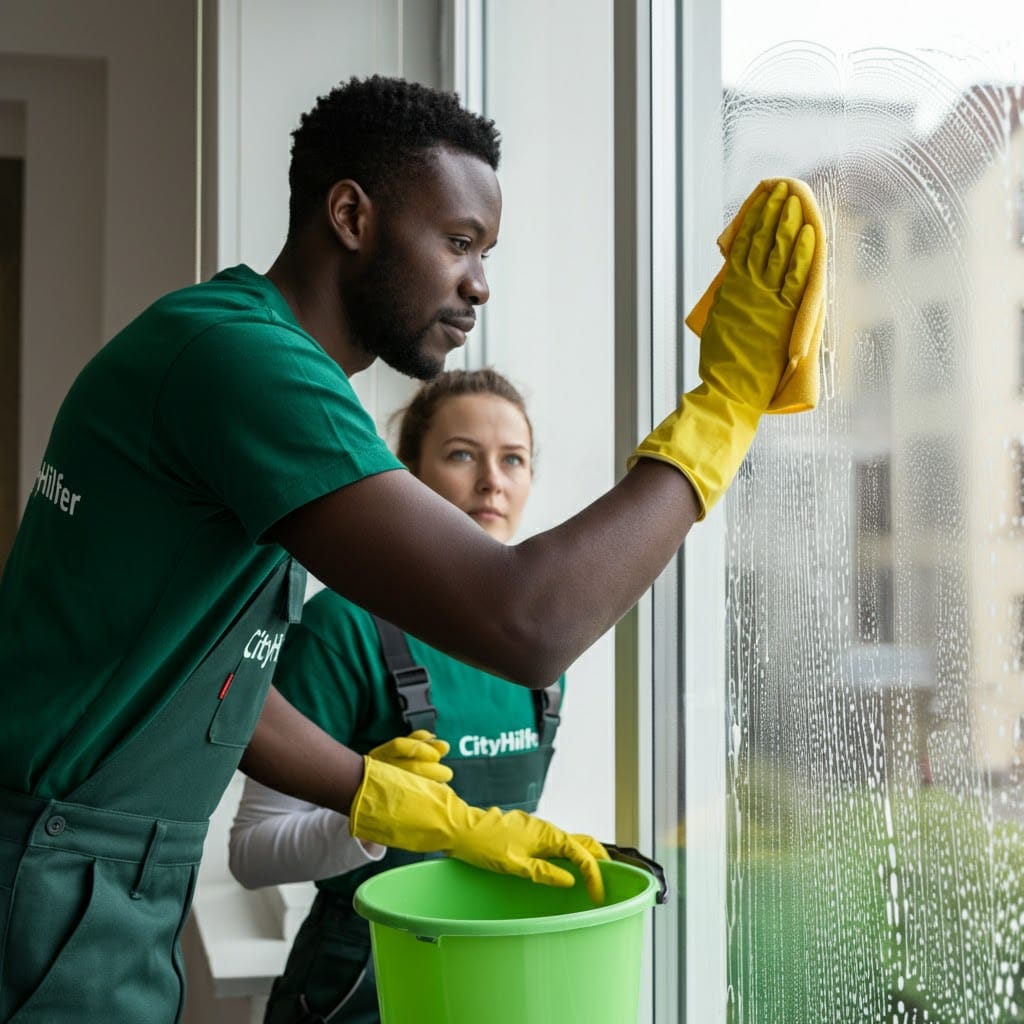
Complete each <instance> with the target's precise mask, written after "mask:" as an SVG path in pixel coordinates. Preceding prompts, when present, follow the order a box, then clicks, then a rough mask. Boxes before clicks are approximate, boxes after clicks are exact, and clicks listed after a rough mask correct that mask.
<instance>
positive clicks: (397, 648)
mask: <svg viewBox="0 0 1024 1024" xmlns="http://www.w3.org/2000/svg"><path fill="white" fill-rule="evenodd" d="M372 618H373V624H374V625H375V626H376V627H377V635H378V636H379V637H380V651H381V654H382V655H383V656H384V664H385V665H386V666H387V670H388V679H389V680H390V681H391V683H392V685H393V686H394V687H395V694H396V695H397V697H398V706H399V707H400V708H401V710H402V718H404V719H405V722H406V724H407V725H408V726H409V731H410V732H415V731H416V730H417V729H427V730H429V731H430V732H434V731H435V730H436V726H437V708H435V707H434V705H433V704H432V703H431V702H430V675H429V673H428V672H427V670H426V669H425V668H424V667H423V666H422V665H417V664H416V662H415V661H413V657H412V653H411V652H410V650H409V644H408V643H407V642H406V639H405V634H404V633H403V632H402V631H401V630H400V629H399V628H398V627H397V626H395V625H393V624H392V623H390V622H387V621H386V620H384V619H381V618H378V617H377V616H376V615H374V616H372Z"/></svg>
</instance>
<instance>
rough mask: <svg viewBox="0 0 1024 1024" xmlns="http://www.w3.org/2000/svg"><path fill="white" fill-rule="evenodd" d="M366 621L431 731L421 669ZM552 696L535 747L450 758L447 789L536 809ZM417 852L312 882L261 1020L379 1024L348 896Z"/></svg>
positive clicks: (546, 694) (405, 697)
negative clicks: (305, 911) (309, 901)
mask: <svg viewBox="0 0 1024 1024" xmlns="http://www.w3.org/2000/svg"><path fill="white" fill-rule="evenodd" d="M374 621H375V623H376V625H377V631H378V633H379V635H380V639H381V651H382V653H383V655H384V660H385V662H386V664H387V666H388V678H389V679H390V681H391V682H392V684H393V687H394V690H395V694H396V698H397V700H398V702H399V705H400V707H401V709H402V718H403V719H404V720H405V723H406V725H407V727H408V729H409V731H410V732H411V731H413V730H415V729H429V730H430V731H431V732H433V731H435V726H436V720H437V710H436V709H435V708H434V706H433V704H432V703H431V702H430V680H429V677H428V674H427V671H426V669H424V668H423V667H422V666H420V665H417V664H416V663H415V662H414V661H413V659H412V655H411V654H410V652H409V648H408V644H407V643H406V641H405V637H404V636H403V634H402V633H401V631H400V630H398V629H397V628H396V627H395V626H392V625H391V624H390V623H387V622H384V621H383V620H382V619H378V618H377V617H376V616H374ZM509 685H514V684H511V683H510V684H509ZM560 701H561V690H560V688H559V686H558V685H557V684H555V685H554V686H550V687H548V688H547V689H546V690H538V691H535V692H534V703H535V709H536V724H537V737H538V746H537V747H536V748H535V749H533V750H528V751H522V752H518V753H512V754H506V755H505V756H503V757H467V758H459V759H458V760H455V761H453V762H452V765H453V768H454V771H455V777H454V779H453V780H452V783H451V785H452V788H453V789H454V790H455V791H456V792H457V793H458V794H459V796H460V797H462V799H463V800H465V801H467V803H470V804H473V805H477V806H484V807H495V806H496V807H501V808H502V809H503V810H516V809H518V810H523V811H530V812H532V811H534V810H536V808H537V801H538V799H539V798H540V794H541V790H542V789H543V786H544V778H545V776H546V775H547V770H548V765H549V764H550V763H551V755H552V754H553V753H554V746H553V744H554V738H555V732H556V731H557V729H558V723H559V716H558V708H559V703H560ZM424 856H436V855H435V854H428V855H424V854H419V853H409V852H408V851H406V850H396V849H389V850H388V852H387V853H386V854H385V855H384V857H383V858H382V859H381V860H379V861H377V862H375V863H373V864H367V865H366V866H365V867H361V868H357V869H356V870H355V871H350V872H348V873H346V874H344V875H338V876H337V877H335V878H331V879H327V880H325V881H322V882H318V883H317V886H318V890H319V891H318V892H317V896H316V899H315V900H314V901H313V906H312V908H311V909H310V912H309V915H308V916H307V918H306V920H305V921H304V922H303V924H302V927H301V928H300V929H299V932H298V934H297V935H296V937H295V942H294V944H293V945H292V949H291V953H290V954H289V956H288V963H287V965H286V966H285V971H284V974H283V975H282V976H281V977H280V978H278V979H277V980H276V981H275V982H274V987H273V989H272V991H271V994H270V999H269V1001H268V1003H267V1012H266V1016H265V1017H264V1024H380V1014H379V1010H378V1006H377V986H376V980H375V978H374V974H373V960H372V958H371V956H370V927H369V924H368V923H367V922H366V921H365V920H364V919H363V918H362V917H360V916H359V915H358V914H357V913H356V911H355V909H354V908H353V906H352V897H353V894H354V893H355V891H356V889H357V888H358V887H359V886H360V885H361V884H362V883H363V882H364V881H365V880H366V879H367V878H370V877H372V876H373V875H376V874H379V873H380V872H382V871H386V870H388V869H389V868H395V867H399V866H401V865H403V864H412V863H414V862H415V861H418V860H422V859H423V857H424Z"/></svg>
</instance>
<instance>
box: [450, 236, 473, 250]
mask: <svg viewBox="0 0 1024 1024" xmlns="http://www.w3.org/2000/svg"><path fill="white" fill-rule="evenodd" d="M471 244H472V243H471V242H470V240H469V239H468V238H453V239H452V245H454V246H455V248H456V249H458V251H459V252H469V247H470V245H471Z"/></svg>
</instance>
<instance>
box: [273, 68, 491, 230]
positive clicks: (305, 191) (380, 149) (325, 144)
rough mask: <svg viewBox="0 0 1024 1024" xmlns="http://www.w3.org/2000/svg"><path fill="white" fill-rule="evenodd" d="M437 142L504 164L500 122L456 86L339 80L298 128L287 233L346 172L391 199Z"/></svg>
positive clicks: (379, 196) (302, 221)
mask: <svg viewBox="0 0 1024 1024" xmlns="http://www.w3.org/2000/svg"><path fill="white" fill-rule="evenodd" d="M436 146H449V147H451V148H452V149H458V150H462V151H463V152H466V153H469V154H471V155H473V156H476V157H479V158H480V159H481V160H484V161H486V162H487V163H488V164H489V165H490V167H491V169H492V170H497V169H498V161H499V159H500V156H501V144H500V136H499V134H498V131H497V129H496V128H495V127H494V122H493V121H489V120H487V119H485V118H483V117H480V116H479V115H478V114H473V113H471V112H470V111H468V110H466V109H465V108H464V107H463V106H462V105H461V104H460V102H459V97H458V96H457V95H456V94H455V93H453V92H441V91H439V90H437V89H430V88H427V87H426V86H424V85H419V84H417V83H416V82H407V81H406V80H405V79H402V78H385V77H382V76H381V75H373V76H372V77H370V78H365V79H359V78H351V79H349V81H348V82H346V83H343V84H342V85H339V86H337V87H336V88H334V89H332V90H331V91H330V92H329V93H327V95H326V96H321V97H320V98H319V99H318V100H317V101H316V104H315V105H314V106H313V109H312V110H310V111H309V112H308V113H306V114H303V115H302V117H301V118H300V119H299V127H298V128H296V129H295V131H293V132H292V157H291V167H290V169H289V172H288V182H289V185H290V186H291V200H290V202H289V209H288V214H289V225H288V231H289V234H292V233H293V232H295V231H297V230H299V229H300V228H301V227H303V226H304V225H305V223H306V221H307V220H308V219H309V217H310V215H311V214H312V213H313V211H314V210H315V209H316V208H317V207H318V206H319V205H320V203H321V202H323V199H324V197H325V196H326V195H327V192H328V191H329V190H330V188H331V187H332V186H333V185H334V184H335V183H336V182H338V181H341V180H342V179H344V178H351V179H352V180H353V181H356V182H358V183H359V185H360V187H361V188H362V189H363V191H364V192H366V194H367V195H368V196H370V197H372V198H373V199H375V200H377V201H381V200H383V201H386V200H387V199H388V198H389V196H390V194H391V189H392V188H393V187H394V186H395V185H396V184H398V183H401V182H402V181H404V180H405V178H406V176H407V175H408V172H409V171H410V170H411V169H412V167H413V165H414V164H415V163H417V162H422V161H423V159H424V156H425V154H426V152H427V151H429V150H430V149H432V148H434V147H436Z"/></svg>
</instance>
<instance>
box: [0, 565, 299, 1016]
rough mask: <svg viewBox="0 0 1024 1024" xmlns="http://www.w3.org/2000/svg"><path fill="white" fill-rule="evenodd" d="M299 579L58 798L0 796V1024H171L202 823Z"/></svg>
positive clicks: (267, 593) (291, 608) (283, 585)
mask: <svg viewBox="0 0 1024 1024" xmlns="http://www.w3.org/2000/svg"><path fill="white" fill-rule="evenodd" d="M305 577H306V573H305V570H303V569H302V568H301V567H300V566H299V565H297V564H296V563H295V562H293V561H292V560H291V559H290V558H286V559H285V560H284V561H283V562H281V563H280V564H279V565H278V566H277V567H276V568H275V569H274V571H273V572H272V573H271V575H270V576H269V577H268V579H267V580H266V582H265V583H264V584H263V585H262V587H261V588H260V589H259V591H258V592H257V593H256V595H255V596H254V597H253V598H252V599H251V600H250V602H249V604H248V605H247V606H246V608H245V609H244V610H243V611H242V612H241V614H240V615H239V616H238V617H237V618H236V619H235V622H234V623H233V625H232V626H231V627H230V628H229V629H228V630H227V632H226V633H225V634H224V635H223V636H222V637H221V639H220V640H219V641H218V642H217V644H216V645H215V647H214V648H213V649H212V650H211V651H210V653H209V654H208V655H207V656H206V657H205V658H204V659H203V661H202V662H201V663H200V665H199V666H198V668H196V670H195V671H194V672H193V673H192V674H191V675H190V676H189V677H188V679H186V680H185V682H184V683H183V684H182V685H181V687H180V688H179V689H178V691H177V693H175V694H174V696H173V697H172V698H171V699H170V700H169V701H168V702H167V704H166V705H164V707H163V708H161V709H160V710H159V711H158V712H157V713H156V714H155V715H154V716H153V718H151V719H150V720H149V721H148V722H147V723H146V724H145V725H144V726H143V727H142V728H140V729H139V731H137V732H136V733H135V734H133V735H132V736H131V737H129V738H128V739H127V740H126V741H125V742H124V743H123V744H121V745H120V746H119V747H118V748H117V749H116V750H114V751H113V752H112V753H111V755H110V756H109V757H108V758H107V759H106V760H105V761H104V762H103V764H102V765H100V767H99V768H98V769H97V770H96V772H95V773H94V774H93V775H92V776H91V777H90V778H89V779H87V780H86V781H85V782H84V783H83V784H82V785H81V786H79V787H78V788H77V789H76V790H75V791H74V792H73V793H70V794H69V795H68V796H67V797H66V798H65V799H63V800H45V799H40V798H36V797H32V796H28V795H25V794H21V793H13V792H9V791H0V957H2V971H0V1021H4V1022H9V1024H64V1022H72V1021H74V1022H75V1024H172V1022H175V1021H178V1020H179V1019H180V1016H181V1012H182V1007H183V1006H184V999H185V995H184V985H185V977H184V966H183V963H182V956H181V950H180V947H179V941H178V940H179V936H180V934H181V929H182V927H183V925H184V923H185V918H186V916H187V914H188V911H189V907H190V905H191V902H192V894H193V890H194V888H195V883H196V876H197V873H198V865H199V860H200V856H201V854H202V849H203V840H204V838H205V836H206V830H207V827H208V825H209V818H210V815H211V814H212V813H213V810H214V808H215V807H216V806H217V803H218V801H219V800H220V798H221V796H222V795H223V793H224V790H225V788H226V787H227V785H228V782H229V781H230V780H231V776H232V774H233V773H234V771H235V769H236V768H237V767H238V762H239V760H240V758H241V756H242V752H243V751H244V749H245V747H246V745H247V744H248V742H249V739H250V737H251V736H252V733H253V729H254V728H255V725H256V720H257V719H258V718H259V715H260V711H261V710H262V708H263V704H264V701H265V699H266V696H267V692H268V690H269V688H270V682H271V679H272V677H273V670H274V666H275V664H276V660H277V658H276V655H277V650H278V649H279V648H280V644H281V641H282V640H283V639H284V633H285V631H286V629H287V627H288V624H289V623H290V622H297V621H298V620H299V618H300V616H301V614H302V603H303V598H304V596H305Z"/></svg>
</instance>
